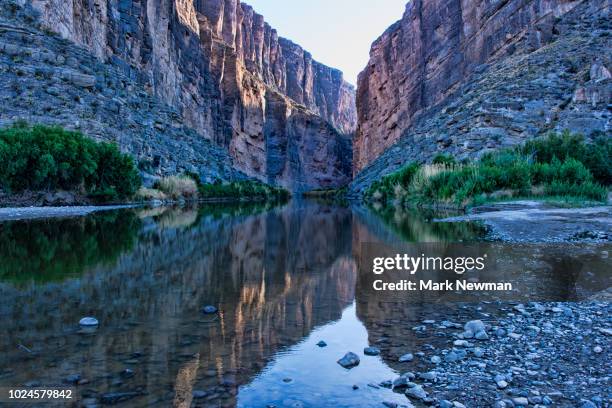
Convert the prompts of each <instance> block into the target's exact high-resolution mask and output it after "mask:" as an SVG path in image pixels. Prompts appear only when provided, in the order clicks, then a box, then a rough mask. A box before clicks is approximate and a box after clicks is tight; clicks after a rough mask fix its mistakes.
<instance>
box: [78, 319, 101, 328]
mask: <svg viewBox="0 0 612 408" xmlns="http://www.w3.org/2000/svg"><path fill="white" fill-rule="evenodd" d="M98 324H99V322H98V319H96V318H95V317H84V318H82V319H81V320H79V325H81V326H87V327H92V326H97V325H98Z"/></svg>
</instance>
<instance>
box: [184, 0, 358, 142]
mask: <svg viewBox="0 0 612 408" xmlns="http://www.w3.org/2000/svg"><path fill="white" fill-rule="evenodd" d="M195 10H196V12H197V13H198V14H199V16H200V19H199V21H200V30H201V31H202V30H204V31H206V34H202V37H203V38H204V37H207V36H208V37H209V38H208V41H215V42H218V43H220V44H222V45H225V47H227V48H226V49H229V50H230V51H231V54H233V55H232V57H234V58H236V59H237V60H239V61H240V63H241V64H242V65H243V68H245V69H246V70H247V71H248V72H250V73H251V74H253V75H254V76H255V77H257V78H258V79H260V80H261V81H263V82H264V83H265V84H266V85H267V86H269V87H271V88H272V89H274V90H276V91H278V92H280V93H282V94H284V95H287V96H288V97H289V98H291V99H292V100H293V101H295V102H297V103H298V104H301V105H304V106H306V107H307V108H308V109H309V110H311V111H312V112H314V113H316V114H318V115H319V116H321V117H323V118H325V119H326V120H327V121H328V122H329V123H330V124H332V126H334V127H335V128H336V129H337V130H338V131H340V132H341V133H345V134H349V133H352V132H354V130H355V126H356V123H357V117H356V111H355V109H354V106H355V91H354V89H353V87H352V86H351V85H350V84H348V83H346V82H345V81H344V80H343V76H342V72H340V71H339V70H337V69H334V68H330V67H327V66H325V65H323V64H321V63H319V62H317V61H315V60H313V59H312V56H311V55H310V53H308V52H307V51H305V50H304V49H302V47H300V46H299V45H297V44H294V43H293V42H291V41H289V40H287V39H285V38H282V37H279V36H278V34H277V32H276V30H275V29H273V28H272V27H270V25H268V24H267V23H266V22H265V21H264V18H263V16H261V15H260V14H257V13H256V12H255V11H254V10H253V8H252V7H251V6H248V5H246V4H242V3H240V2H239V1H238V0H196V1H195Z"/></svg>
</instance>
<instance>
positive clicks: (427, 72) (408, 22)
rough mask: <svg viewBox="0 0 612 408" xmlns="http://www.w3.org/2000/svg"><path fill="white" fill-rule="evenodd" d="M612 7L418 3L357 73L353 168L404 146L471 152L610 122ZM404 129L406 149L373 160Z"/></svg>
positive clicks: (599, 1) (418, 153) (572, 2)
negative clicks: (611, 14) (611, 21)
mask: <svg viewBox="0 0 612 408" xmlns="http://www.w3.org/2000/svg"><path fill="white" fill-rule="evenodd" d="M609 8H610V5H609V2H608V1H605V0H594V1H576V0H536V1H520V0H510V1H497V2H491V1H484V0H477V1H471V0H470V1H467V0H451V1H447V0H434V1H425V0H414V1H411V2H409V3H408V4H407V6H406V10H405V13H404V15H403V17H402V18H401V20H399V21H398V22H396V23H395V24H393V25H392V26H391V27H389V28H388V29H387V31H385V33H384V34H382V35H381V36H380V37H379V38H378V39H377V40H376V41H375V42H374V43H373V45H372V48H371V51H370V61H369V62H368V65H367V66H366V67H365V69H364V70H363V71H362V72H361V74H360V75H359V79H358V93H357V110H358V123H359V125H358V129H357V132H356V137H355V140H354V150H353V151H354V157H353V159H354V160H353V163H354V173H355V174H356V173H358V172H360V171H361V170H363V169H364V168H365V167H366V166H368V165H369V164H371V165H372V166H375V167H376V168H377V171H380V170H381V169H384V168H386V167H389V166H394V165H396V164H397V162H400V163H403V162H405V159H404V160H402V156H405V157H407V158H408V159H409V160H414V159H417V160H426V159H429V158H431V157H432V155H435V154H436V153H437V152H438V151H449V153H451V154H455V155H458V156H473V155H476V154H477V153H478V152H480V151H482V150H484V149H487V148H496V147H499V146H503V145H504V144H506V143H507V144H512V143H516V142H519V141H521V140H524V139H525V138H527V137H532V136H535V135H538V134H540V133H543V132H546V131H548V130H552V129H559V130H561V129H570V130H572V131H579V132H581V133H584V134H587V135H588V134H589V133H592V132H595V131H599V132H601V131H609V124H610V115H609V113H608V112H606V105H607V103H609V101H610V93H611V92H610V81H609V79H606V76H607V75H606V73H605V72H604V71H603V70H599V68H598V67H600V66H601V67H605V68H606V71H607V72H609V70H610V59H609V52H607V51H606V50H608V51H609V47H610V40H609V35H608V34H606V33H609V31H610V29H609V25H608V24H607V23H606V22H607V21H608V19H609ZM593 65H596V66H597V67H596V68H595V69H593V68H592V66H593ZM591 70H592V71H594V72H595V73H597V74H598V75H596V76H598V77H599V78H600V81H599V82H597V81H596V80H594V79H592V78H590V75H589V74H588V73H589V72H590V71H591ZM606 81H607V82H606ZM587 89H590V90H591V91H590V92H587V91H586V90H587ZM587 93H588V95H590V96H587ZM594 94H596V96H593V95H594ZM449 105H450V106H449ZM444 108H446V109H444ZM404 137H408V138H410V137H412V139H411V140H410V141H409V142H407V143H406V145H405V146H400V147H399V149H397V154H395V155H393V154H392V155H390V156H388V157H386V158H385V163H382V162H376V163H374V161H375V159H377V158H378V157H379V156H381V154H382V153H383V152H385V151H386V150H387V149H389V147H390V146H392V145H393V144H394V143H396V142H397V141H398V140H400V139H401V138H404ZM406 147H408V148H410V147H412V148H414V150H415V153H414V154H410V153H411V152H410V150H408V151H406V150H405V148H406ZM389 150H392V149H389Z"/></svg>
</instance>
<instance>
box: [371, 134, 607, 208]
mask: <svg viewBox="0 0 612 408" xmlns="http://www.w3.org/2000/svg"><path fill="white" fill-rule="evenodd" d="M610 152H612V148H611V143H610V141H609V140H607V141H603V140H595V141H594V142H591V143H587V142H586V141H585V140H584V138H582V137H580V136H572V135H569V134H567V133H566V134H563V135H550V136H548V137H547V138H542V139H536V140H533V141H529V142H527V143H526V144H525V145H523V146H520V147H518V148H513V149H503V150H500V151H497V152H493V153H488V154H486V155H484V156H483V157H482V158H481V159H480V160H479V161H476V162H472V163H467V164H461V165H456V164H454V162H453V161H451V160H447V159H446V158H444V159H440V158H439V157H440V156H437V158H438V159H437V160H436V163H434V164H429V165H427V164H426V165H418V164H415V163H412V164H409V165H408V166H406V167H404V168H402V169H400V170H399V171H397V172H395V173H392V174H390V175H388V176H385V177H383V178H381V179H380V180H379V181H376V182H374V183H373V184H372V185H371V186H370V188H369V189H368V190H367V191H366V193H365V197H366V199H368V200H375V201H381V202H387V201H390V200H395V201H400V202H402V201H412V202H417V203H418V202H452V203H455V204H458V205H465V204H466V203H469V202H473V201H474V200H478V201H481V198H482V197H483V196H495V195H496V194H497V193H499V192H502V191H503V192H504V194H497V196H507V195H508V194H507V193H508V192H510V193H511V196H533V195H541V194H544V195H546V196H555V197H576V198H582V199H587V200H596V201H605V200H606V199H607V189H606V188H605V187H604V185H610V184H611V183H612V180H611V179H610V173H611V171H612V170H611V168H612V157H610Z"/></svg>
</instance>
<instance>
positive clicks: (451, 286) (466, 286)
mask: <svg viewBox="0 0 612 408" xmlns="http://www.w3.org/2000/svg"><path fill="white" fill-rule="evenodd" d="M372 286H373V287H374V290H394V291H395V290H399V291H402V290H433V291H442V290H444V291H446V290H465V291H494V290H497V291H511V290H512V283H510V282H468V281H467V280H465V279H463V280H456V281H449V280H447V281H444V282H436V281H432V280H419V281H416V282H415V281H410V280H407V279H402V280H400V281H397V282H383V281H382V280H380V279H377V280H375V281H374V283H373V285H372Z"/></svg>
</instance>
